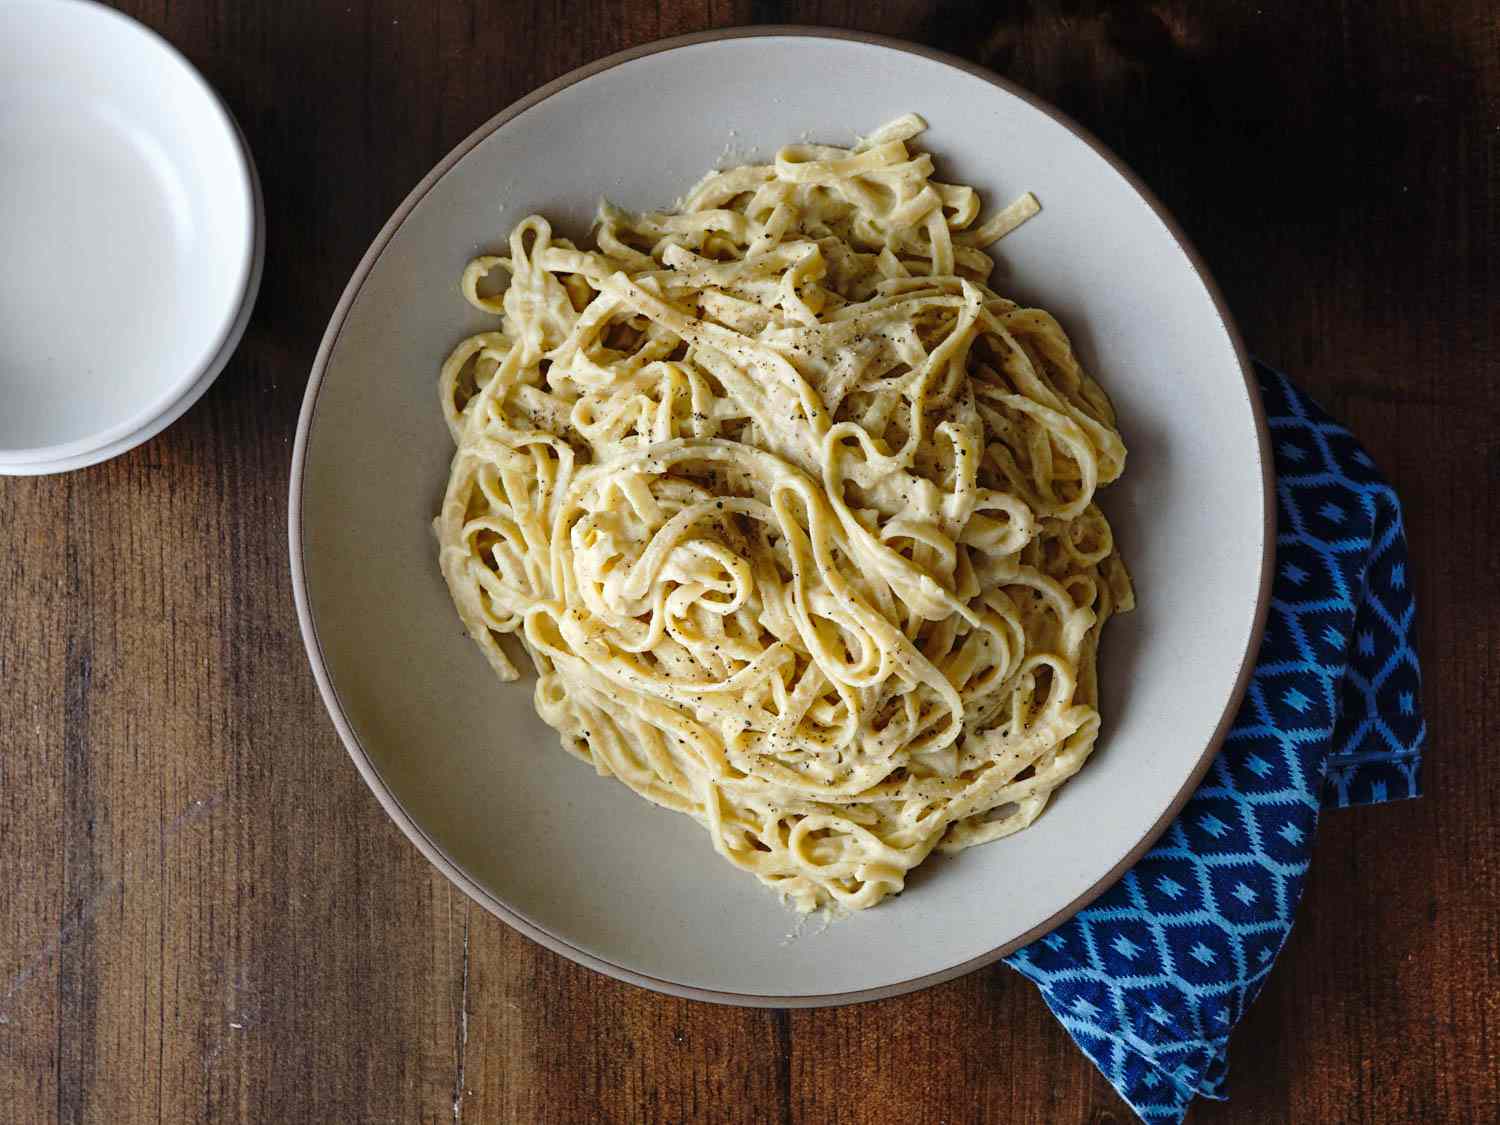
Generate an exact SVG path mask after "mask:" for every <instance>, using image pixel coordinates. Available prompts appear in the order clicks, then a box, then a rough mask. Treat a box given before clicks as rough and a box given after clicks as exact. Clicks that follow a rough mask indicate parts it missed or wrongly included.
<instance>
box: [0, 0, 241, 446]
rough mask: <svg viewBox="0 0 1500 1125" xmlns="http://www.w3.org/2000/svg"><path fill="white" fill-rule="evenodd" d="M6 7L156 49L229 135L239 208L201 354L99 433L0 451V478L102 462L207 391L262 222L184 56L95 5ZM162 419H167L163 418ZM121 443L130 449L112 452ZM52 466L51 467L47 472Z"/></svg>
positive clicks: (62, 2) (236, 142) (237, 324)
mask: <svg viewBox="0 0 1500 1125" xmlns="http://www.w3.org/2000/svg"><path fill="white" fill-rule="evenodd" d="M12 6H14V7H16V8H18V9H19V8H25V7H31V6H35V7H39V8H47V7H56V8H71V9H73V10H74V11H77V12H79V13H80V14H81V15H82V17H83V18H84V19H85V20H89V21H92V23H91V26H94V27H97V28H99V29H100V30H101V32H102V31H105V30H106V29H108V30H107V33H108V34H109V35H111V36H118V37H121V38H130V37H132V36H134V37H138V38H141V39H144V40H145V41H146V42H147V43H148V44H149V45H150V46H151V47H153V48H155V49H157V50H159V51H161V52H164V59H163V67H164V69H172V68H177V69H178V70H179V72H180V73H181V74H182V75H183V76H184V77H185V78H186V80H187V84H188V87H189V88H190V89H191V90H192V91H193V92H194V93H196V94H197V95H199V96H201V97H203V98H204V99H205V100H206V103H207V105H208V109H209V114H210V116H211V117H212V118H214V123H215V126H216V128H217V129H218V130H219V131H221V132H222V133H223V134H224V135H226V136H227V137H228V138H229V143H230V147H231V149H232V150H233V154H234V157H233V159H234V167H233V168H232V169H231V170H230V175H231V178H232V179H234V180H235V182H236V187H237V188H238V189H239V190H238V194H239V196H240V199H239V200H238V201H236V202H237V204H239V205H238V206H236V210H237V211H238V214H237V215H236V217H235V221H236V225H235V231H236V234H237V235H238V238H237V240H236V241H237V245H236V251H237V253H236V255H235V260H234V263H233V269H234V287H233V292H234V294H235V296H234V299H233V300H232V301H229V302H226V304H225V307H224V308H223V309H222V310H221V311H220V314H219V316H218V319H217V321H216V323H215V328H214V332H213V335H212V337H211V338H210V339H209V341H208V343H207V344H206V345H205V346H204V348H203V350H202V352H201V354H200V355H198V356H197V357H196V358H195V359H194V360H193V361H192V362H191V363H189V364H185V365H184V367H183V370H182V372H181V374H180V375H179V376H178V377H177V378H176V379H175V380H173V382H172V384H171V386H169V387H168V388H167V389H166V390H165V391H163V392H162V393H160V394H158V395H157V396H156V397H155V398H153V399H151V400H150V401H149V402H147V403H146V404H145V405H143V406H141V407H140V408H139V409H137V410H136V411H135V412H134V413H132V414H129V415H127V416H126V417H125V418H124V419H122V420H121V421H118V422H115V423H114V424H112V425H110V426H106V427H105V428H104V429H101V430H96V431H94V432H93V433H90V434H87V435H85V436H84V437H79V438H72V439H70V440H68V441H64V442H55V443H53V444H51V445H32V446H6V447H0V475H12V474H19V475H35V474H42V473H52V472H61V471H63V470H64V469H66V468H81V467H83V466H84V465H90V464H94V463H96V462H97V461H102V460H107V459H108V458H109V457H112V456H114V455H115V454H116V453H124V452H125V451H126V450H128V449H131V448H133V447H134V446H135V445H138V444H140V442H142V441H145V440H147V439H148V438H150V437H152V436H154V435H155V434H156V433H158V432H160V430H161V429H164V428H165V427H166V425H168V424H170V422H171V421H174V420H175V419H176V417H177V416H178V414H180V413H181V411H178V414H172V411H173V409H174V408H175V407H176V406H178V405H179V404H180V403H181V402H182V401H183V400H184V399H187V402H186V405H184V406H183V410H186V409H187V406H191V405H192V403H193V402H196V401H197V398H198V396H199V395H201V393H202V391H203V390H206V389H207V387H208V385H209V384H211V383H212V382H213V379H214V378H215V377H216V376H217V374H218V372H217V370H215V364H216V363H217V365H218V366H219V367H222V366H223V362H220V361H221V360H222V361H227V359H228V353H229V352H231V351H232V350H233V347H234V345H235V344H236V343H237V342H238V331H242V330H243V327H244V325H243V323H242V321H243V320H244V319H247V318H246V317H242V313H243V312H244V309H245V307H246V306H247V305H249V304H252V303H253V301H254V297H255V293H256V290H257V289H258V287H259V281H260V271H259V268H258V267H259V263H258V250H259V248H261V247H262V246H263V242H262V238H263V231H262V228H263V227H264V225H265V224H264V221H263V220H262V212H261V211H260V210H259V206H258V200H259V198H260V196H259V190H258V185H257V179H256V175H255V171H254V165H253V163H252V161H251V157H250V150H249V146H248V145H247V144H246V143H245V138H244V134H243V133H242V132H241V131H240V128H239V125H238V123H237V122H236V121H235V120H234V116H233V115H232V114H231V113H230V112H229V108H228V106H227V105H225V103H224V100H223V99H222V98H221V97H220V96H219V93H218V91H217V90H215V89H214V88H213V86H212V85H210V84H209V81H208V79H207V78H205V77H204V76H203V73H202V72H201V71H200V70H199V69H198V68H197V67H196V66H194V65H193V64H192V62H191V61H189V60H188V58H187V56H186V55H184V54H183V53H182V52H181V51H179V50H178V49H177V48H176V47H175V46H173V45H172V44H171V43H169V42H168V41H167V40H166V39H165V38H163V37H162V36H161V35H160V34H158V33H157V32H156V31H154V30H152V29H151V28H150V27H147V26H146V25H145V24H144V23H142V22H140V21H139V20H136V19H133V18H132V17H130V16H128V15H126V14H125V13H123V12H118V11H116V10H114V9H113V8H110V7H107V6H105V5H104V4H102V3H99V2H98V0H51V2H50V3H48V2H45V0H4V2H3V3H0V7H12ZM205 319H206V318H205ZM200 382H202V383H203V386H202V388H201V389H200V388H199V387H197V386H196V385H195V384H198V383H200ZM195 392H196V393H195ZM169 414H170V415H171V417H170V418H167V415H169ZM162 418H167V420H166V421H165V422H163V423H162V424H161V425H160V426H157V427H156V429H154V430H153V429H152V428H151V427H152V426H153V424H154V423H156V422H157V421H158V420H160V419H162ZM148 431H149V432H148ZM137 434H140V435H141V436H140V438H139V440H138V441H137V440H133V439H135V438H136V435H137ZM122 441H126V442H129V443H130V444H127V445H123V446H121V447H120V448H118V449H114V447H115V446H117V445H119V444H120V442H122ZM106 447H108V448H111V449H114V452H113V453H106V454H101V455H100V456H98V457H93V455H94V454H96V453H99V452H100V451H101V450H103V449H105V448H106ZM55 463H56V464H57V467H53V466H54V464H55Z"/></svg>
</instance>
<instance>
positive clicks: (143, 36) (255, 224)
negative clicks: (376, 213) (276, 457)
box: [0, 0, 264, 474]
mask: <svg viewBox="0 0 1500 1125" xmlns="http://www.w3.org/2000/svg"><path fill="white" fill-rule="evenodd" d="M263 225H264V224H263V222H262V220H261V217H260V201H259V192H258V187H257V184H256V181H255V173H254V167H253V165H252V163H251V160H250V156H249V152H248V149H247V147H246V146H245V144H244V141H243V138H242V137H241V135H240V133H239V130H238V128H237V127H236V126H235V123H234V121H233V119H232V118H231V117H230V115H229V113H228V112H227V111H226V109H225V108H224V106H223V104H222V103H221V102H220V101H219V99H218V97H217V95H215V93H214V92H213V90H212V89H211V88H210V87H209V86H208V84H207V83H206V82H205V81H204V80H203V77H202V76H201V75H200V74H199V73H198V72H197V71H196V70H194V69H193V67H192V66H191V65H190V64H189V63H188V62H187V61H186V60H185V59H184V58H183V57H182V56H181V55H180V54H178V53H177V52H176V51H175V50H174V49H173V48H172V47H170V46H169V45H168V44H167V43H165V42H164V41H163V40H162V39H160V38H159V37H158V36H157V35H155V34H154V33H152V32H151V31H149V30H147V29H146V28H144V27H142V26H141V25H140V24H138V23H136V22H135V21H133V20H131V19H128V18H127V17H125V16H122V15H120V14H119V13H117V12H114V11H111V10H110V9H108V8H105V7H102V6H100V5H97V4H93V3H87V2H83V0H0V246H3V247H4V248H5V255H6V262H5V269H4V270H0V473H11V474H33V473H49V472H59V471H62V470H65V469H72V468H79V467H81V466H83V465H88V464H93V463H96V462H98V461H102V460H105V459H107V458H109V457H113V456H115V455H117V454H119V453H123V452H124V451H125V450H127V449H130V448H132V447H134V446H136V445H139V444H140V443H141V442H143V441H145V440H146V439H148V438H150V437H151V436H153V435H154V434H156V433H158V432H159V431H160V430H161V429H162V428H163V427H165V426H166V425H167V424H169V423H170V422H171V421H173V420H174V419H175V418H177V417H178V416H180V415H181V414H182V412H183V411H185V410H186V409H187V408H188V407H189V406H191V405H192V403H193V402H195V401H196V400H197V398H198V397H199V396H200V395H201V394H202V393H203V392H204V391H205V390H207V388H208V386H209V385H210V384H211V383H212V382H213V379H214V378H215V377H216V376H217V375H218V373H219V371H220V370H221V369H222V368H223V366H224V364H225V363H226V362H227V361H228V359H229V356H230V355H231V354H232V353H233V351H234V348H235V346H236V344H237V343H238V341H239V336H240V334H241V333H242V332H243V330H244V326H245V322H246V321H247V320H248V318H249V311H250V306H251V305H252V303H253V301H254V295H255V289H256V286H257V284H258V282H259V273H260V269H259V267H260V257H261V253H260V251H261V246H262V238H263V234H262V227H263Z"/></svg>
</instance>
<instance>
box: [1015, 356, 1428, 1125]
mask: <svg viewBox="0 0 1500 1125" xmlns="http://www.w3.org/2000/svg"><path fill="white" fill-rule="evenodd" d="M1256 375H1257V377H1258V379H1259V381H1260V387H1261V393H1262V396H1263V400H1264V403H1265V408H1266V416H1267V421H1268V423H1269V425H1270V429H1271V440H1272V448H1273V449H1274V451H1275V458H1276V473H1277V480H1276V496H1277V537H1276V555H1277V566H1276V578H1275V583H1274V587H1273V589H1272V592H1271V606H1270V611H1269V614H1268V616H1267V621H1266V635H1265V640H1264V641H1263V643H1262V645H1261V650H1260V653H1259V659H1258V661H1257V663H1256V668H1255V673H1254V675H1253V676H1252V678H1251V682H1250V686H1249V689H1248V690H1247V692H1246V694H1245V700H1244V703H1243V704H1242V705H1241V707H1240V711H1239V714H1238V715H1237V716H1236V718H1235V723H1234V726H1233V728H1232V729H1231V730H1230V733H1229V735H1228V737H1227V738H1226V739H1225V742H1224V747H1223V749H1222V750H1221V751H1220V753H1219V757H1218V758H1217V759H1216V760H1215V762H1214V764H1213V766H1212V767H1211V768H1210V770H1209V772H1208V775H1207V776H1206V778H1205V779H1204V781H1203V783H1202V785H1200V787H1199V789H1198V791H1197V793H1195V794H1194V796H1193V798H1192V800H1191V801H1189V803H1188V805H1187V807H1186V808H1185V809H1183V811H1182V813H1181V815H1179V817H1178V818H1177V820H1176V821H1175V822H1174V823H1173V824H1172V825H1171V826H1170V827H1169V828H1168V829H1167V831H1166V832H1165V833H1164V834H1163V835H1162V837H1161V839H1160V840H1158V841H1157V844H1156V846H1155V847H1154V848H1153V849H1152V850H1151V852H1150V853H1148V854H1147V856H1146V857H1145V858H1144V859H1142V860H1141V861H1140V862H1139V863H1137V864H1136V865H1135V867H1133V868H1132V869H1131V870H1130V871H1128V872H1126V873H1125V875H1124V877H1123V878H1121V880H1120V881H1119V882H1118V883H1116V884H1115V885H1114V886H1113V887H1111V888H1110V889H1109V890H1108V891H1106V892H1105V893H1104V894H1103V895H1102V896H1101V897H1100V898H1099V899H1098V900H1096V901H1095V902H1094V904H1093V905H1092V906H1090V907H1088V908H1087V909H1086V910H1083V911H1081V912H1080V913H1078V914H1077V915H1075V916H1074V917H1073V918H1072V919H1071V920H1069V921H1068V922H1065V923H1064V924H1063V925H1062V926H1059V927H1058V928H1057V929H1056V930H1054V931H1052V933H1050V934H1048V935H1047V936H1045V937H1043V938H1042V939H1040V940H1039V941H1036V942H1033V943H1032V944H1031V945H1028V946H1026V947H1025V948H1024V949H1021V950H1019V951H1018V952H1016V953H1014V954H1012V955H1011V956H1010V957H1009V958H1007V960H1008V961H1009V963H1010V964H1011V965H1012V966H1014V967H1015V968H1016V969H1018V970H1019V971H1020V972H1021V973H1022V974H1024V975H1025V976H1027V977H1028V978H1030V979H1031V980H1032V981H1034V982H1035V983H1036V984H1037V986H1038V987H1039V988H1040V989H1041V991H1042V995H1043V998H1044V999H1045V1000H1046V1002H1047V1004H1048V1006H1049V1007H1050V1008H1051V1009H1052V1011H1053V1013H1054V1014H1055V1015H1056V1016H1057V1018H1058V1019H1059V1021H1061V1023H1062V1024H1063V1026H1064V1027H1065V1028H1067V1030H1068V1033H1069V1034H1070V1035H1072V1037H1073V1039H1074V1041H1075V1042H1077V1044H1078V1045H1079V1046H1080V1047H1081V1048H1082V1049H1083V1051H1084V1052H1085V1053H1086V1054H1087V1055H1088V1056H1089V1058H1091V1059H1092V1060H1093V1061H1094V1063H1095V1064H1096V1065H1097V1066H1098V1067H1099V1069H1100V1070H1101V1071H1103V1073H1104V1075H1105V1077H1106V1078H1108V1079H1109V1080H1110V1082H1111V1083H1112V1084H1113V1085H1114V1087H1115V1089H1117V1090H1118V1091H1119V1092H1120V1094H1121V1095H1122V1096H1123V1097H1124V1098H1125V1100H1126V1101H1127V1102H1128V1103H1129V1104H1130V1106H1131V1108H1132V1109H1133V1110H1134V1111H1135V1112H1136V1114H1137V1115H1139V1116H1140V1118H1141V1119H1142V1120H1145V1121H1160V1122H1171V1123H1174V1125H1175V1123H1178V1122H1181V1121H1182V1119H1183V1117H1184V1115H1185V1114H1186V1113H1187V1109H1188V1106H1189V1105H1190V1104H1191V1102H1192V1100H1193V1098H1194V1097H1196V1096H1199V1095H1202V1096H1204V1097H1208V1098H1214V1099H1222V1098H1223V1096H1224V1095H1223V1092H1222V1090H1223V1084H1224V1078H1225V1075H1226V1074H1227V1072H1228V1062H1227V1056H1226V1045H1227V1043H1228V1040H1229V1034H1230V1032H1231V1031H1232V1030H1233V1028H1234V1025H1235V1024H1236V1023H1237V1022H1238V1021H1239V1019H1240V1017H1241V1016H1242V1015H1243V1014H1244V1012H1245V1009H1246V1008H1247V1007H1248V1006H1249V1004H1250V1002H1251V1001H1252V1000H1253V999H1254V998H1255V996H1256V994H1257V993H1258V992H1259V991H1260V987H1261V984H1262V983H1263V982H1264V980H1265V977H1266V974H1267V973H1268V972H1270V969H1271V965H1272V963H1273V962H1274V961H1275V959H1276V954H1277V953H1278V952H1279V951H1280V949H1281V947H1282V944H1283V943H1284V942H1285V941H1286V937H1287V934H1288V933H1290V932H1291V926H1292V914H1293V911H1294V910H1295V909H1296V905H1297V900H1298V899H1299V898H1300V897H1301V894H1302V882H1303V878H1304V876H1305V875H1306V873H1307V865H1308V858H1309V854H1310V850H1311V846H1312V840H1313V835H1314V833H1315V831H1316V828H1317V822H1318V813H1319V811H1320V810H1321V809H1322V808H1324V807H1330V808H1336V807H1344V806H1349V805H1359V804H1371V803H1375V802H1380V801H1387V800H1394V799H1397V798H1402V797H1415V796H1417V795H1418V793H1419V792H1420V778H1419V771H1420V766H1421V747H1422V742H1423V738H1424V736H1425V733H1426V727H1425V725H1424V723H1423V721H1422V714H1421V707H1420V699H1421V675H1420V671H1419V668H1418V664H1417V656H1416V653H1415V651H1414V650H1413V648H1412V641H1411V638H1412V632H1413V616H1414V612H1415V607H1414V603H1413V599H1412V594H1411V591H1410V588H1409V587H1410V580H1409V579H1410V576H1409V575H1408V573H1407V561H1406V540H1405V535H1404V532H1403V530H1402V523H1401V508H1400V504H1399V502H1398V501H1397V499H1396V494H1395V493H1394V492H1393V491H1392V490H1391V488H1390V486H1389V485H1388V484H1386V483H1385V481H1384V480H1383V479H1381V477H1380V474H1379V472H1378V471H1377V470H1376V468H1375V466H1374V463H1373V462H1372V461H1371V460H1370V458H1369V456H1368V455H1367V454H1366V453H1365V452H1364V450H1362V449H1361V448H1360V447H1359V443H1358V442H1357V441H1356V440H1355V439H1354V437H1353V436H1352V435H1351V434H1350V433H1349V432H1348V431H1347V430H1346V429H1344V428H1343V427H1342V426H1340V425H1338V424H1337V423H1335V422H1333V421H1331V420H1330V419H1329V418H1328V416H1327V415H1325V414H1324V413H1323V412H1322V411H1321V410H1320V409H1319V408H1318V407H1317V406H1316V405H1314V404H1313V403H1312V402H1311V401H1310V400H1309V399H1307V398H1306V397H1305V396H1303V395H1302V394H1301V393H1300V392H1299V391H1297V390H1296V389H1295V388H1293V387H1292V385H1291V384H1290V383H1288V382H1287V380H1286V379H1285V377H1284V376H1282V375H1280V374H1279V373H1277V372H1274V371H1272V370H1270V369H1269V368H1267V367H1264V366H1261V365H1257V366H1256Z"/></svg>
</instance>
